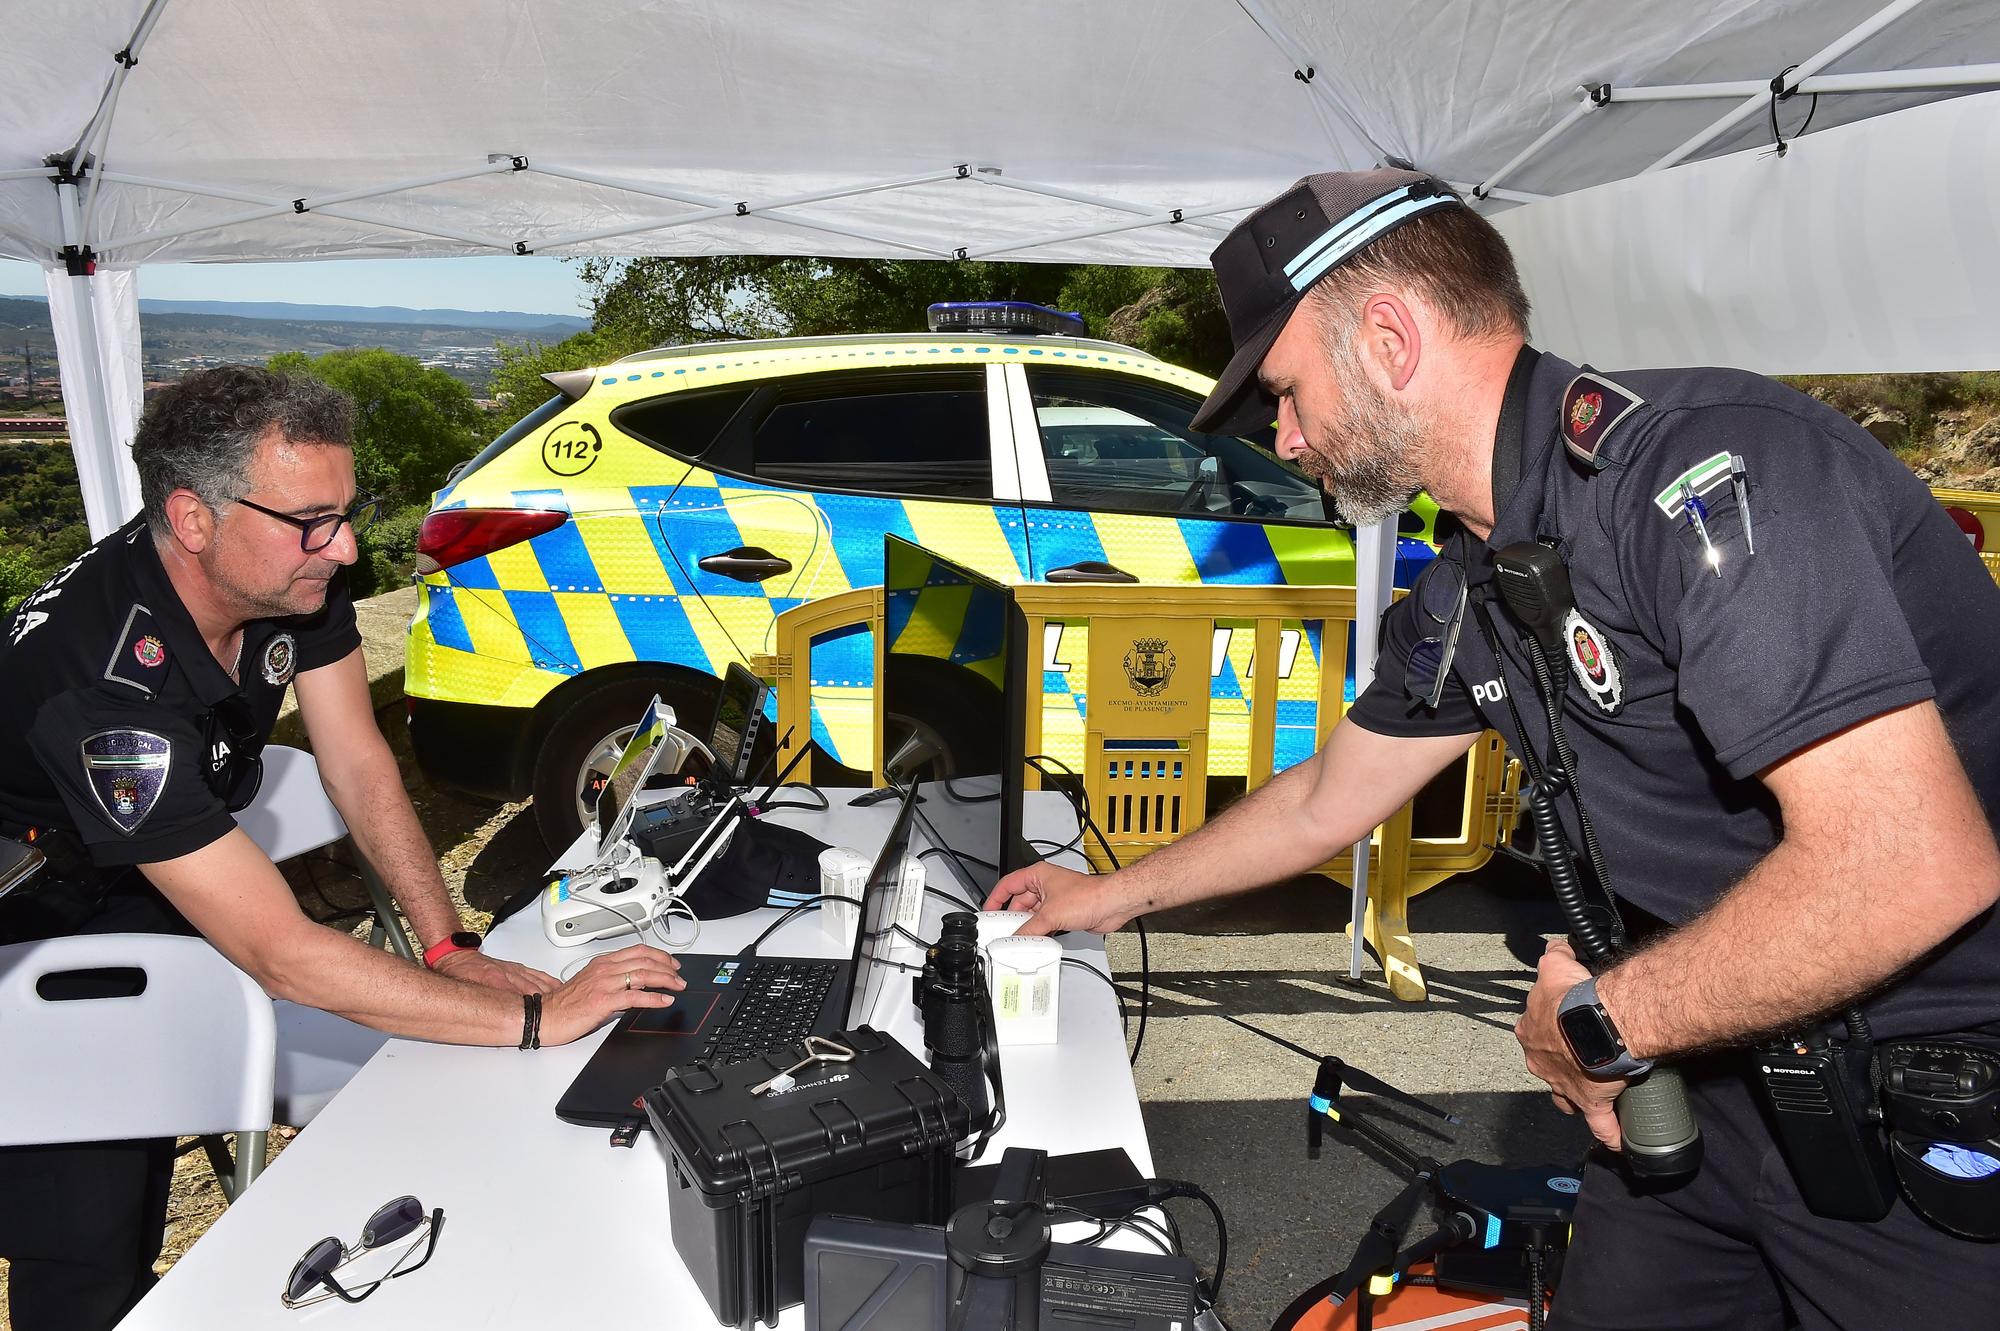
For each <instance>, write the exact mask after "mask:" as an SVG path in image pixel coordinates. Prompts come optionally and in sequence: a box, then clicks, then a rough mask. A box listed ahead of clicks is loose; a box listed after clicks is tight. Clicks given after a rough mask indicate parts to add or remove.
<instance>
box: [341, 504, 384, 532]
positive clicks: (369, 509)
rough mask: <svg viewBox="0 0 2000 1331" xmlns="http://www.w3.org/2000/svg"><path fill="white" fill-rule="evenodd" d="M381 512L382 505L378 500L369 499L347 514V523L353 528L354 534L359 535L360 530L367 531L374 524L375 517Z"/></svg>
mask: <svg viewBox="0 0 2000 1331" xmlns="http://www.w3.org/2000/svg"><path fill="white" fill-rule="evenodd" d="M381 512H382V505H381V503H380V501H378V500H374V499H370V500H369V501H367V502H366V503H364V504H360V505H358V506H357V507H356V508H355V510H354V511H353V512H352V513H350V514H348V516H347V525H348V526H350V527H352V528H354V534H355V535H356V536H359V535H360V534H361V533H362V532H365V531H367V530H368V529H369V528H370V527H372V526H374V525H375V519H376V517H377V516H379V515H380V514H381Z"/></svg>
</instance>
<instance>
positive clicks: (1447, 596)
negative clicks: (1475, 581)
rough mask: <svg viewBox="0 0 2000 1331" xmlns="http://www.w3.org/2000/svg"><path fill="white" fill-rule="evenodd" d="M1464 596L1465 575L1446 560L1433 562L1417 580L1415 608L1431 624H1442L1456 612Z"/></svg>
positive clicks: (1456, 566)
mask: <svg viewBox="0 0 2000 1331" xmlns="http://www.w3.org/2000/svg"><path fill="white" fill-rule="evenodd" d="M1464 596H1465V575H1464V574H1462V573H1461V572H1459V568H1458V565H1456V564H1454V563H1451V562H1450V561H1448V560H1443V559H1439V560H1435V561H1433V562H1432V564H1431V566H1430V567H1429V568H1427V569H1425V570H1424V572H1423V576H1422V577H1420V578H1418V579H1417V587H1416V597H1417V608H1418V609H1419V610H1422V611H1423V612H1424V614H1425V616H1426V617H1428V618H1429V619H1430V620H1431V621H1432V622H1433V623H1438V624H1443V623H1445V622H1447V621H1448V620H1450V619H1451V617H1452V616H1453V615H1454V614H1456V613H1457V612H1458V607H1459V604H1460V602H1461V601H1462V600H1463V598H1464Z"/></svg>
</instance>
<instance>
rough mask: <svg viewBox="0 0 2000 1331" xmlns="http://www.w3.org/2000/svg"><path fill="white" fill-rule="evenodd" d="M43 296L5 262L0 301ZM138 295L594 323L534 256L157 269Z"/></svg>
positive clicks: (568, 283)
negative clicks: (508, 313) (494, 313)
mask: <svg viewBox="0 0 2000 1331" xmlns="http://www.w3.org/2000/svg"><path fill="white" fill-rule="evenodd" d="M44 294H45V289H44V287H43V285H42V270H41V269H40V268H38V267H36V266H35V265H34V264H31V263H24V262H21V261H19V260H15V259H0V296H40V295H44ZM139 295H140V298H141V299H144V300H281V301H289V302H291V303H294V304H300V305H400V306H404V307H406V308H409V309H419V310H422V309H445V310H523V311H526V312H527V313H530V314H573V315H578V316H581V317H583V318H589V317H590V311H589V310H588V309H586V308H584V306H583V284H582V283H581V282H579V281H577V277H576V266H575V265H574V264H569V263H564V262H563V261H562V260H560V259H549V258H542V257H540V256H534V255H531V256H527V257H522V258H514V257H511V256H496V257H493V258H478V259H338V260H327V261H324V262H320V263H171V264H151V265H148V266H146V267H143V268H141V269H140V270H139Z"/></svg>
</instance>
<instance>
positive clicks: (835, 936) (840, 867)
mask: <svg viewBox="0 0 2000 1331" xmlns="http://www.w3.org/2000/svg"><path fill="white" fill-rule="evenodd" d="M868 869H869V860H868V857H867V856H866V855H863V854H862V853H861V852H860V851H858V850H849V849H848V848H847V847H846V846H829V847H827V848H826V849H825V850H823V851H821V852H820V853H819V890H820V892H821V894H822V895H825V896H830V897H845V898H847V900H845V901H823V902H821V903H820V909H819V922H820V927H821V928H822V929H824V930H826V936H827V937H828V938H831V939H832V940H833V941H834V942H835V943H838V944H841V945H842V946H846V945H848V944H851V943H852V942H853V941H854V931H855V930H856V929H857V928H859V927H860V919H861V894H862V893H863V892H864V891H866V890H867V887H868Z"/></svg>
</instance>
